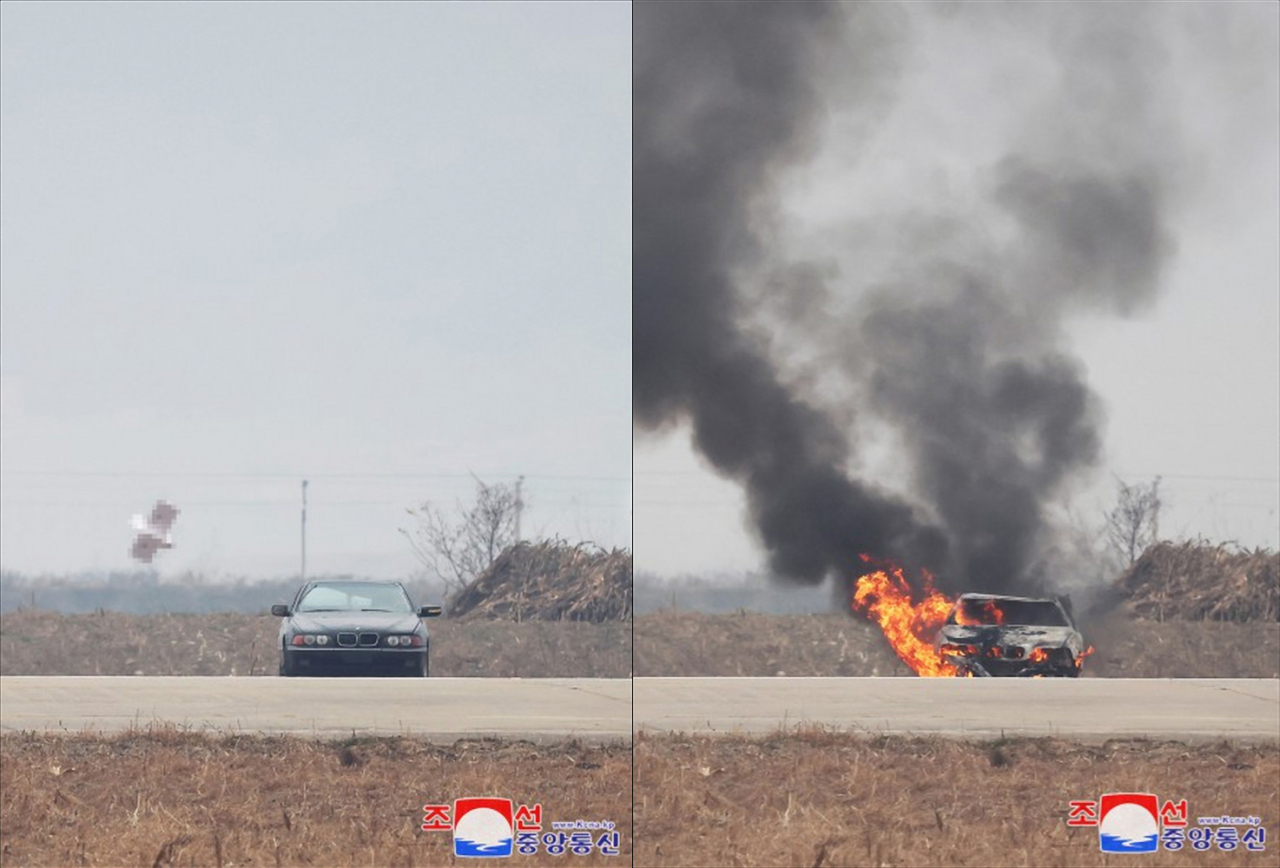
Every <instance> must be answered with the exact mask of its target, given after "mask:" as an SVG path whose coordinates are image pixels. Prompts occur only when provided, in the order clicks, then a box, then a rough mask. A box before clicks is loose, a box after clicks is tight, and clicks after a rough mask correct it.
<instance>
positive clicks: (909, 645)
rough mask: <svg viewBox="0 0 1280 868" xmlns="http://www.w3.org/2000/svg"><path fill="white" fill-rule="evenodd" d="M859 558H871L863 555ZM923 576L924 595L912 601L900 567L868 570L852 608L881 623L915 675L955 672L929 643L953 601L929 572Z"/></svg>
mask: <svg viewBox="0 0 1280 868" xmlns="http://www.w3.org/2000/svg"><path fill="white" fill-rule="evenodd" d="M862 559H863V560H864V561H866V562H868V563H870V561H871V559H870V558H869V557H867V556H866V555H863V556H862ZM922 572H923V571H922ZM923 576H924V598H923V599H922V600H920V601H919V602H916V603H913V602H912V600H911V586H910V585H908V584H907V580H906V579H905V578H904V577H903V575H902V568H901V567H892V566H891V567H889V568H888V569H882V570H877V571H876V572H873V573H867V574H866V575H864V576H861V577H860V578H859V579H858V582H857V586H856V590H855V591H854V594H853V608H854V609H855V610H856V611H858V612H861V613H863V614H865V615H867V616H869V617H870V618H872V619H873V620H875V621H876V623H878V624H879V625H880V629H881V630H882V631H883V632H884V635H885V638H886V639H888V640H889V644H890V645H891V646H893V650H894V652H895V653H896V654H897V655H898V656H899V657H900V658H902V661H903V662H904V663H906V664H907V665H908V666H910V667H911V669H912V670H913V671H914V672H915V673H916V674H917V675H921V676H926V677H940V676H947V675H956V674H958V672H959V670H958V669H957V668H956V667H955V666H952V665H951V664H950V663H948V662H947V661H946V659H945V658H944V657H943V655H942V654H939V653H938V652H937V651H936V650H935V649H934V647H933V645H932V637H933V636H934V635H935V634H936V633H937V632H938V630H940V629H941V628H942V623H943V621H945V620H946V618H947V613H948V612H950V611H951V605H952V604H951V601H950V600H948V599H947V598H946V597H945V596H943V595H942V594H941V593H939V592H938V591H936V590H934V587H933V576H931V575H929V573H928V572H923Z"/></svg>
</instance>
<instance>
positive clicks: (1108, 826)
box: [1098, 793, 1160, 853]
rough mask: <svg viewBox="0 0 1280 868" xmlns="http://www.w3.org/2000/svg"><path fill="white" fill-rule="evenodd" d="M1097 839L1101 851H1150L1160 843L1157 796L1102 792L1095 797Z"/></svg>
mask: <svg viewBox="0 0 1280 868" xmlns="http://www.w3.org/2000/svg"><path fill="white" fill-rule="evenodd" d="M1099 802H1100V804H1099V806H1098V808H1099V810H1098V841H1099V844H1100V845H1101V847H1102V852H1104V853H1151V852H1154V851H1155V849H1156V847H1157V846H1159V844H1160V817H1159V814H1158V811H1159V804H1160V802H1159V799H1157V798H1156V797H1155V796H1154V795H1152V794H1151V793H1106V794H1104V795H1103V796H1102V798H1101V799H1100V800H1099Z"/></svg>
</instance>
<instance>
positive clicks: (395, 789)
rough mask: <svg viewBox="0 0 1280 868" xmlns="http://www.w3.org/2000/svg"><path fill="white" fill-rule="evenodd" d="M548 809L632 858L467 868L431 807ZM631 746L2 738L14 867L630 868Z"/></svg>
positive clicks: (3, 854)
mask: <svg viewBox="0 0 1280 868" xmlns="http://www.w3.org/2000/svg"><path fill="white" fill-rule="evenodd" d="M465 796H497V797H502V798H511V799H513V800H514V801H516V802H517V804H519V803H526V804H534V803H541V804H542V806H543V818H542V819H543V828H544V830H546V831H548V832H549V831H551V825H550V824H551V822H552V821H553V820H554V821H572V820H596V821H599V820H609V821H612V822H614V823H616V824H617V828H618V830H619V832H620V835H619V844H620V847H621V851H622V852H621V853H620V854H619V855H617V856H606V855H602V854H600V853H599V852H593V853H592V854H591V855H589V856H574V855H563V856H550V855H547V854H543V853H540V854H538V855H537V856H519V855H516V856H513V857H511V858H506V859H474V858H470V859H468V858H464V859H457V860H455V857H454V855H453V849H452V847H453V844H452V837H451V834H450V833H449V832H447V831H442V832H441V831H423V830H422V828H421V825H422V819H423V814H422V806H423V805H424V804H429V803H444V802H452V801H453V800H454V799H455V798H458V797H465ZM631 844H632V820H631V748H630V745H615V746H588V745H583V744H579V743H577V742H573V741H569V742H565V743H561V744H557V745H541V746H534V745H532V744H529V743H525V742H514V743H513V742H499V741H492V740H481V741H459V742H456V743H454V744H451V745H431V744H426V743H424V742H421V741H417V740H412V739H401V738H390V739H352V740H349V741H346V742H319V741H311V740H307V739H300V738H288V737H269V736H218V735H203V734H199V733H194V732H184V731H181V730H176V729H172V728H158V729H152V730H149V731H143V732H135V733H130V734H123V735H119V736H87V735H66V734H63V735H34V734H5V735H3V736H0V864H3V865H5V866H13V868H18V866H26V865H33V866H35V865H39V866H79V865H98V866H141V868H148V866H150V868H166V866H173V868H178V866H218V868H239V866H386V868H390V866H415V865H417V866H437V865H454V864H464V865H476V864H479V865H494V864H514V865H521V864H524V865H534V864H539V865H543V864H549V863H550V864H573V865H630V864H631Z"/></svg>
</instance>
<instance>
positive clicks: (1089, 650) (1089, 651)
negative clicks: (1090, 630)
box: [1076, 645, 1094, 669]
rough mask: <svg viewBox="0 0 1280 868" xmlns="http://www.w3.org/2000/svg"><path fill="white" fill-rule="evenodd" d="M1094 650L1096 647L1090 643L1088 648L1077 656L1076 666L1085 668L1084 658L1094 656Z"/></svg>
mask: <svg viewBox="0 0 1280 868" xmlns="http://www.w3.org/2000/svg"><path fill="white" fill-rule="evenodd" d="M1093 652H1094V647H1093V646H1092V645H1090V646H1089V647H1088V648H1086V649H1084V650H1083V651H1081V652H1080V656H1079V657H1077V658H1076V668H1077V669H1084V658H1086V657H1090V656H1092V655H1093Z"/></svg>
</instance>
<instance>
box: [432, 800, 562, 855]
mask: <svg viewBox="0 0 1280 868" xmlns="http://www.w3.org/2000/svg"><path fill="white" fill-rule="evenodd" d="M422 810H423V817H422V828H423V830H424V831H437V830H439V831H444V830H448V829H452V830H453V855H455V856H488V857H497V856H510V855H511V854H512V852H513V850H514V846H513V845H514V843H515V837H516V833H517V832H518V833H521V837H522V838H527V837H528V836H529V834H530V833H532V835H533V838H534V841H535V842H536V840H537V835H538V832H539V831H541V829H542V805H541V804H535V805H533V806H532V807H530V806H528V805H520V806H519V807H518V808H517V807H516V806H515V805H514V803H513V802H512V801H511V800H510V799H496V798H492V797H473V798H466V799H457V800H455V801H454V803H453V804H452V805H449V804H447V803H446V804H442V805H424V806H423V808H422ZM451 814H452V816H450V815H451ZM520 852H522V853H524V852H527V848H526V845H524V844H522V849H521V851H520Z"/></svg>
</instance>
